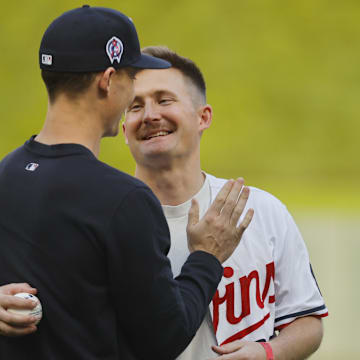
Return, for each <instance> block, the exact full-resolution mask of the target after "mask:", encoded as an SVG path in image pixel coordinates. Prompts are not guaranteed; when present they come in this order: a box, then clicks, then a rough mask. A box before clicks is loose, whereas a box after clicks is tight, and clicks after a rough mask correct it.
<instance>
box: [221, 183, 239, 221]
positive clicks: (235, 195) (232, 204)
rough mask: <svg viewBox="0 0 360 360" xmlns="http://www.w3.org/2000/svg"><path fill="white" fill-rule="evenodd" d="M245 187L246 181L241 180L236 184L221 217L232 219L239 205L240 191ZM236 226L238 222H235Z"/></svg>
mask: <svg viewBox="0 0 360 360" xmlns="http://www.w3.org/2000/svg"><path fill="white" fill-rule="evenodd" d="M243 186H244V179H243V178H239V179H237V180H236V181H235V182H234V185H233V187H232V189H231V191H230V192H229V195H228V197H227V198H226V201H225V204H224V207H223V208H222V210H221V216H222V217H224V218H225V219H229V220H230V219H231V215H232V213H233V211H234V209H235V208H236V206H237V204H238V199H239V195H240V191H241V189H242V187H243ZM235 224H236V222H235Z"/></svg>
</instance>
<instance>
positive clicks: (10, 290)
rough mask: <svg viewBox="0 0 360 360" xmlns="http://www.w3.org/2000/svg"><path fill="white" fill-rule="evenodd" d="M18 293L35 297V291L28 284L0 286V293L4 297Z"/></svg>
mask: <svg viewBox="0 0 360 360" xmlns="http://www.w3.org/2000/svg"><path fill="white" fill-rule="evenodd" d="M20 292H27V293H30V294H33V295H35V294H36V293H37V290H36V289H35V288H33V287H31V286H30V285H29V284H28V283H18V284H8V285H4V286H0V293H2V294H5V295H15V294H17V293H20Z"/></svg>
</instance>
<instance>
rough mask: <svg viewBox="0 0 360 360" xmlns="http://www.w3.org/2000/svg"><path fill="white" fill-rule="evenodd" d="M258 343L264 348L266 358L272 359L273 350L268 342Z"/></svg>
mask: <svg viewBox="0 0 360 360" xmlns="http://www.w3.org/2000/svg"><path fill="white" fill-rule="evenodd" d="M259 344H260V345H261V346H262V347H263V348H264V350H265V353H266V360H274V354H273V350H272V347H271V345H270V343H268V342H259Z"/></svg>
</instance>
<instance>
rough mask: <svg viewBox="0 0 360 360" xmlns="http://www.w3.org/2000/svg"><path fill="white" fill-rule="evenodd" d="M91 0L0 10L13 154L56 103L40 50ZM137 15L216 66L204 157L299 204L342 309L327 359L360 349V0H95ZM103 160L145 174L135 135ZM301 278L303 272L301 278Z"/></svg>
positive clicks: (328, 331)
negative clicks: (50, 100)
mask: <svg viewBox="0 0 360 360" xmlns="http://www.w3.org/2000/svg"><path fill="white" fill-rule="evenodd" d="M82 4H83V3H81V2H78V1H69V0H63V1H61V2H60V1H55V0H52V1H46V2H45V1H40V0H34V1H31V2H30V1H25V0H20V1H14V2H11V1H7V2H4V3H2V11H1V13H0V33H1V41H0V53H1V57H0V72H1V88H0V99H1V100H0V101H1V106H0V114H1V119H2V121H1V122H0V157H1V158H2V157H3V156H5V155H6V154H7V153H8V152H10V151H11V150H13V149H14V148H15V147H17V146H19V145H21V144H22V143H23V142H24V141H25V140H26V139H28V138H29V137H30V135H32V134H35V133H37V132H38V131H39V129H40V127H41V125H42V122H43V119H44V117H45V114H46V106H47V100H46V92H45V88H44V86H43V84H42V82H41V79H40V71H39V67H38V47H39V43H40V39H41V36H42V34H43V32H44V30H45V28H46V26H47V25H48V24H49V22H50V21H52V20H53V19H54V18H55V17H57V16H58V15H60V14H61V13H62V12H64V11H66V10H68V9H71V8H74V7H77V6H81V5H82ZM88 4H90V5H93V6H107V7H114V8H117V9H119V10H120V11H123V12H125V13H126V14H128V15H129V16H131V17H132V19H133V20H134V23H135V25H136V27H137V29H138V32H139V36H140V40H141V45H142V46H148V45H167V46H169V47H170V48H172V49H174V50H175V51H177V52H178V53H180V54H181V55H184V56H187V57H190V58H192V59H193V60H195V62H197V63H198V65H199V66H200V67H201V69H202V70H203V72H204V75H205V77H206V79H207V85H208V102H209V103H211V104H212V105H213V108H214V122H213V125H212V127H211V129H210V130H208V131H207V133H206V134H205V135H204V137H203V143H202V163H203V168H204V169H205V170H206V171H208V172H211V173H214V174H217V175H219V176H224V177H237V176H243V177H244V178H245V179H246V181H247V183H248V184H250V185H254V186H257V187H260V188H262V189H265V190H267V191H270V192H271V193H273V194H274V195H276V196H277V197H279V198H280V199H281V200H282V201H283V202H284V203H285V204H286V205H287V206H288V208H289V209H290V211H291V212H292V214H293V215H294V217H295V219H296V221H297V223H298V224H299V227H300V229H301V231H302V233H303V235H304V238H305V240H306V243H307V246H308V248H309V250H310V256H311V261H312V263H313V267H314V269H315V272H316V274H317V278H318V281H319V283H320V287H321V289H322V293H323V295H324V297H325V300H326V303H327V305H328V308H329V311H330V317H329V318H326V319H325V321H324V322H325V338H324V341H323V344H322V346H321V349H320V350H319V351H318V352H317V353H316V354H315V355H314V356H313V357H312V359H314V360H325V359H326V360H330V359H339V358H341V359H358V358H359V350H358V346H357V343H356V340H357V338H358V337H359V335H360V332H359V330H358V321H359V318H360V317H359V315H360V312H359V308H358V306H357V301H358V300H359V295H360V290H359V282H358V273H359V266H358V258H359V254H360V251H359V250H360V245H359V241H360V226H359V223H360V190H359V185H360V161H359V156H360V145H359V132H360V121H359V115H360V100H359V99H360V66H359V64H360V44H359V35H360V21H359V19H360V2H359V1H358V0H345V1H329V0H317V1H314V0H302V1H293V0H277V1H270V0H222V1H220V0H212V1H205V0H198V1H193V0H192V1H190V0H182V1H164V0H158V1H151V2H150V1H137V0H132V1H129V0H123V1H89V2H88ZM100 158H101V160H103V161H105V162H108V163H110V164H111V165H113V166H115V167H117V168H119V169H122V170H124V171H126V172H129V173H133V170H134V163H133V161H132V159H131V157H130V153H129V151H128V149H127V147H126V146H125V144H124V141H123V138H122V135H120V136H118V137H117V138H116V139H106V140H105V141H104V143H103V147H102V151H101V156H100ZM294 281H296V279H294Z"/></svg>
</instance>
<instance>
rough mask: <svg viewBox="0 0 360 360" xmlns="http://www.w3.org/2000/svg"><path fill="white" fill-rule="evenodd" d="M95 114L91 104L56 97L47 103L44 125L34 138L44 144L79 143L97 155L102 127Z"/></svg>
mask: <svg viewBox="0 0 360 360" xmlns="http://www.w3.org/2000/svg"><path fill="white" fill-rule="evenodd" d="M96 116H97V114H96V112H95V111H94V109H91V106H90V107H87V106H85V105H84V104H79V103H72V102H69V101H66V100H65V99H58V100H57V101H56V103H55V104H51V105H50V104H49V107H48V113H47V115H46V120H45V123H44V126H43V128H42V129H41V131H40V132H39V134H38V135H37V136H36V138H35V140H36V141H38V142H41V143H43V144H46V145H55V144H68V143H73V144H80V145H83V146H85V147H87V148H88V149H89V150H90V151H91V152H92V153H93V154H94V155H95V156H96V157H98V155H99V152H100V140H101V137H102V129H101V126H100V124H99V123H98V122H97V121H96Z"/></svg>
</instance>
